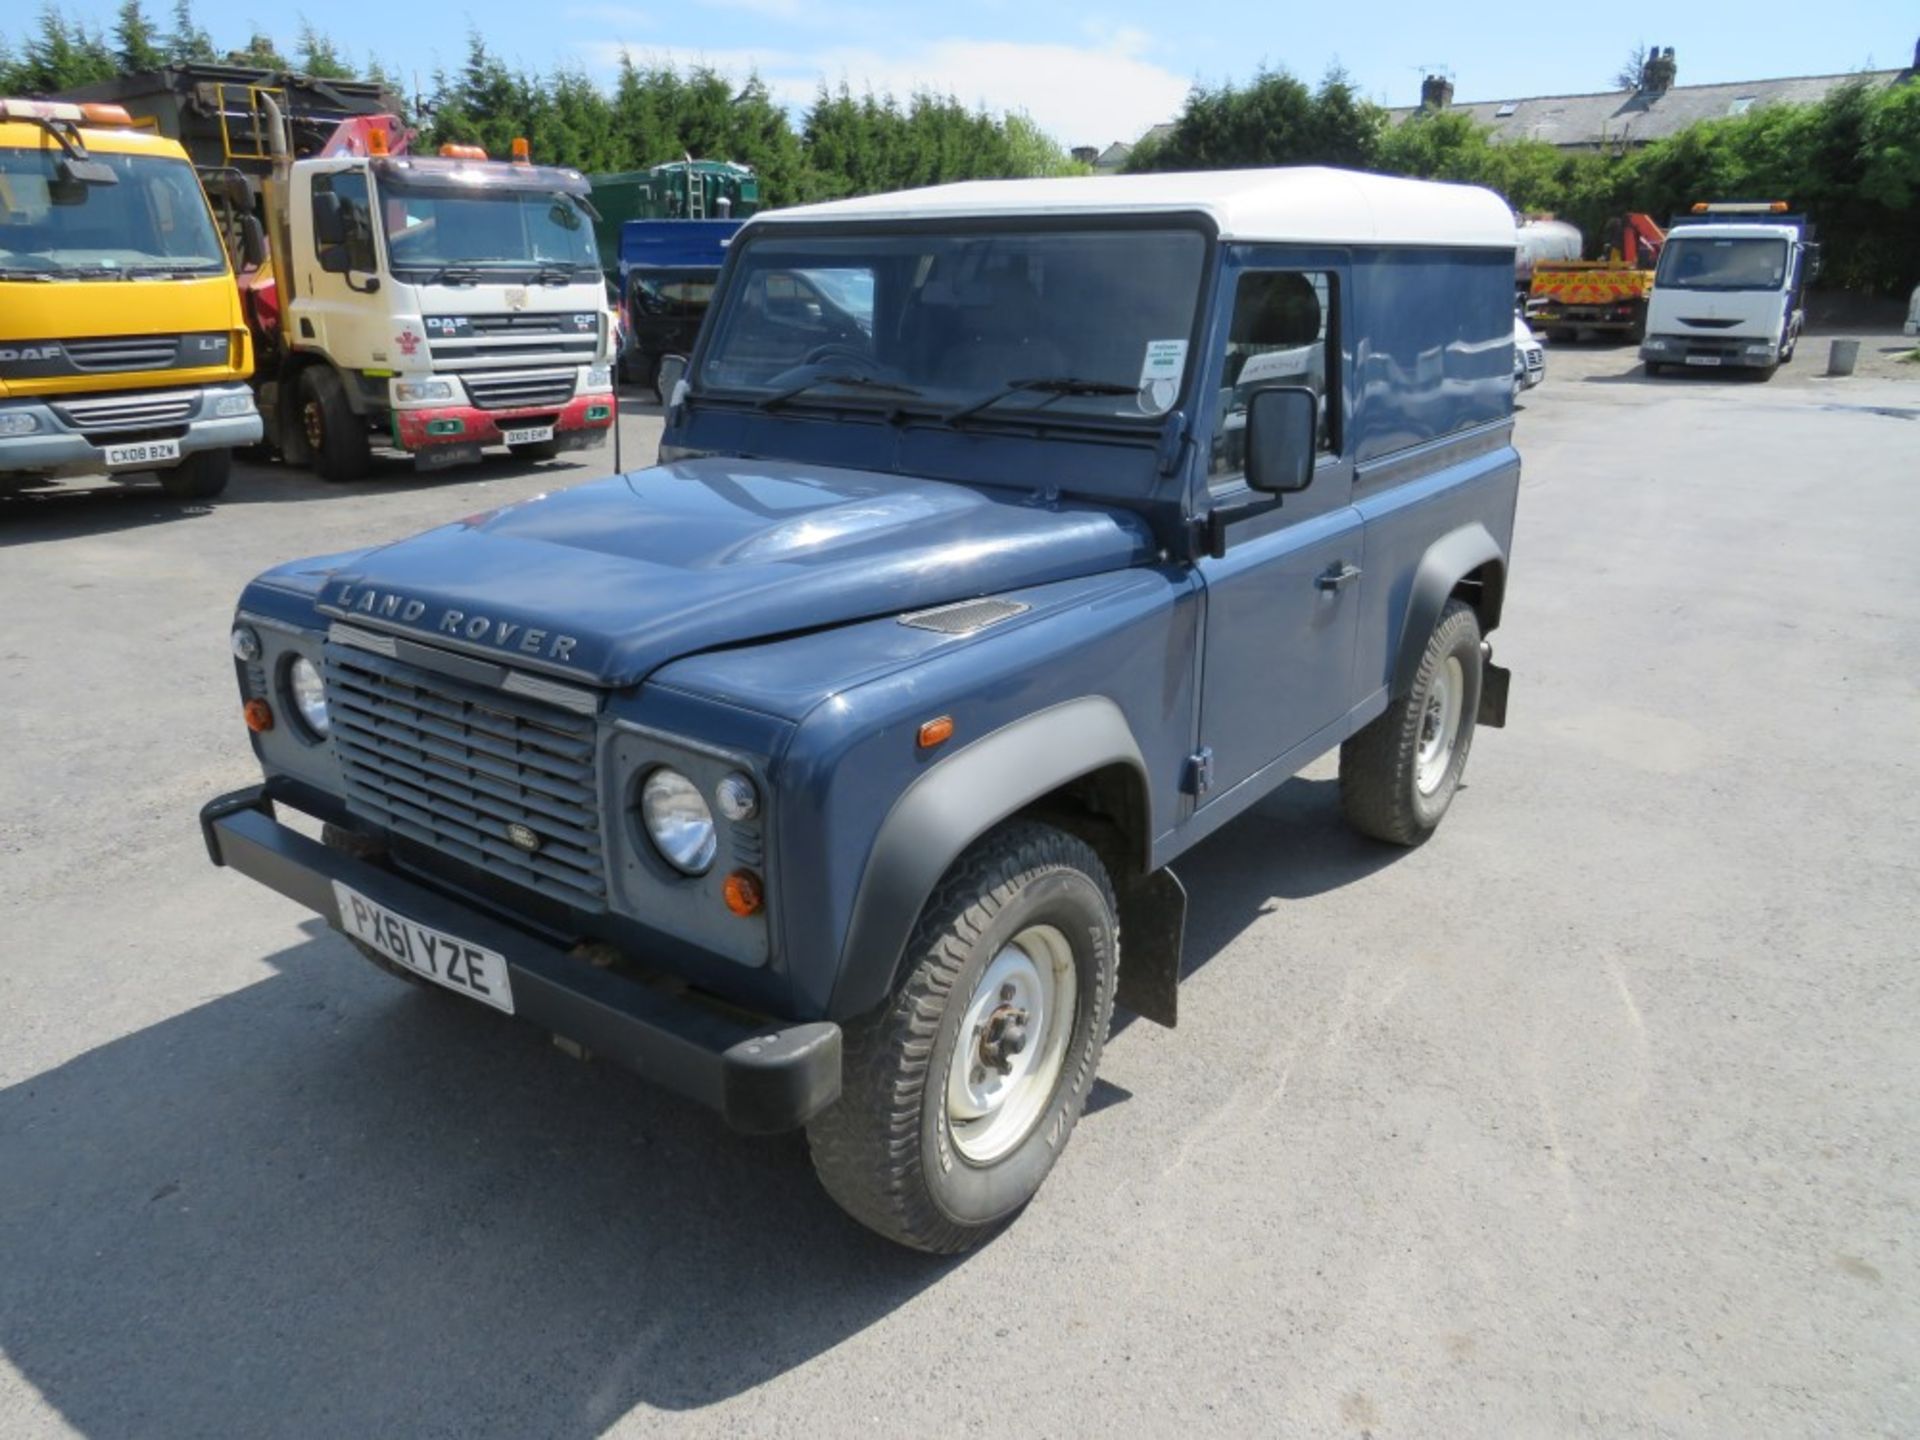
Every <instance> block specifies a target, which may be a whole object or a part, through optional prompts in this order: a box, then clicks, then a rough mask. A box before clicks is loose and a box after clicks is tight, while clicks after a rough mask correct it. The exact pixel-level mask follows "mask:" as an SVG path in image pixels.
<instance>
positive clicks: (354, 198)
mask: <svg viewBox="0 0 1920 1440" xmlns="http://www.w3.org/2000/svg"><path fill="white" fill-rule="evenodd" d="M313 193H314V194H315V195H337V196H339V197H340V219H341V222H342V223H343V224H344V225H345V227H346V233H347V263H348V264H349V265H351V266H352V267H353V268H354V269H355V270H376V269H378V268H379V265H378V263H377V262H376V261H375V260H374V257H373V210H372V208H371V206H370V205H369V203H368V199H367V177H366V176H365V175H363V174H361V173H360V172H359V171H357V170H343V171H340V172H339V173H338V174H334V175H316V176H314V177H313ZM315 243H316V244H317V243H318V242H317V241H316V242H315Z"/></svg>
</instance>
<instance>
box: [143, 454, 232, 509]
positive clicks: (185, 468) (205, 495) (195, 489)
mask: <svg viewBox="0 0 1920 1440" xmlns="http://www.w3.org/2000/svg"><path fill="white" fill-rule="evenodd" d="M232 475H233V452H232V451H231V450H197V451H195V452H194V453H193V454H191V455H189V456H187V458H186V459H184V460H182V461H181V462H180V463H179V464H178V465H176V466H174V467H173V469H171V470H162V471H161V472H160V489H161V492H162V493H163V494H165V495H166V497H167V498H168V499H169V500H211V499H212V498H213V497H214V496H216V495H218V494H219V493H220V492H221V491H222V490H224V489H226V488H227V481H228V479H230V478H231V477H232Z"/></svg>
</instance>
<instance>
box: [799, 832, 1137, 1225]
mask: <svg viewBox="0 0 1920 1440" xmlns="http://www.w3.org/2000/svg"><path fill="white" fill-rule="evenodd" d="M1114 912H1115V902H1114V896H1113V887H1112V884H1111V882H1110V881H1109V880H1108V878H1107V872H1106V869H1105V867H1104V866H1102V865H1101V863H1100V859H1099V857H1098V856H1097V855H1095V854H1094V852H1093V850H1092V848H1091V847H1090V846H1088V845H1087V844H1086V843H1085V842H1084V841H1082V840H1079V839H1077V838H1075V837H1074V836H1071V835H1068V834H1066V833H1065V832H1063V831H1060V830H1056V829H1054V828H1052V827H1051V826H1047V825H1040V824H1035V823H1033V822H1030V821H1024V820H1021V821H1013V822H1010V823H1009V824H1006V825H1003V826H1001V827H1000V828H999V829H997V830H995V831H993V832H992V833H990V834H988V835H987V836H985V837H984V838H982V839H981V840H979V841H977V842H975V844H974V845H973V846H972V847H971V848H970V849H969V850H968V851H967V852H966V853H965V854H964V855H962V856H961V857H960V858H959V859H958V860H956V861H955V862H954V864H953V868H952V869H950V870H948V871H947V873H946V875H945V876H944V877H943V878H942V879H941V881H940V884H939V886H938V887H937V888H936V889H935V891H934V893H933V896H932V898H931V899H929V900H928V902H927V906H926V909H925V910H924V911H922V912H921V915H920V923H919V924H918V926H917V927H915V930H914V933H913V938H912V939H911V940H910V941H908V948H907V957H908V963H909V964H910V965H911V966H912V968H911V970H910V971H909V972H908V974H907V977H906V979H905V981H904V982H902V984H901V985H900V988H899V989H898V990H896V991H895V992H894V994H893V996H892V998H891V999H889V1000H888V1001H887V1002H886V1003H885V1004H884V1005H882V1006H881V1007H880V1008H879V1009H878V1010H876V1011H874V1012H873V1013H872V1014H870V1015H868V1016H865V1017H863V1018H862V1019H860V1020H857V1021H854V1022H853V1023H851V1024H849V1025H848V1026H847V1027H846V1031H845V1034H844V1036H843V1045H844V1047H845V1049H844V1054H845V1069H844V1072H843V1075H844V1079H843V1082H842V1090H841V1093H840V1098H839V1100H838V1101H836V1102H835V1103H834V1104H833V1106H832V1107H831V1108H829V1109H828V1110H826V1111H825V1112H823V1113H822V1114H821V1115H819V1116H818V1117H817V1118H816V1119H815V1120H814V1121H813V1123H812V1124H810V1125H808V1127H807V1143H808V1146H809V1148H810V1149H811V1150H812V1153H813V1168H814V1170H815V1171H816V1172H817V1173H818V1175H819V1176H820V1180H821V1183H822V1184H823V1185H825V1186H826V1189H827V1193H828V1194H829V1195H831V1196H832V1197H833V1198H834V1200H835V1201H836V1202H837V1203H838V1204H839V1205H840V1206H841V1208H842V1209H844V1210H846V1212H847V1213H848V1214H850V1215H852V1216H853V1218H854V1219H856V1220H858V1221H859V1222H860V1223H861V1224H863V1225H865V1226H867V1227H868V1228H869V1229H872V1230H875V1231H878V1232H879V1233H880V1234H882V1235H884V1236H886V1237H887V1238H888V1239H889V1240H895V1241H898V1242H899V1243H900V1244H902V1245H910V1246H912V1247H913V1248H915V1249H917V1250H927V1251H931V1252H934V1253H936V1254H951V1253H954V1252H956V1251H960V1250H965V1249H968V1248H969V1247H971V1246H974V1245H977V1244H979V1243H980V1242H981V1241H982V1240H984V1239H986V1238H987V1237H988V1236H989V1235H991V1234H992V1233H993V1232H994V1231H995V1230H997V1229H998V1228H999V1227H1000V1226H1001V1225H1002V1224H1004V1223H1005V1222H1006V1221H1007V1220H1009V1219H1011V1218H1012V1217H1013V1216H1014V1215H1015V1214H1016V1213H1018V1211H1019V1210H1020V1209H1021V1207H1022V1206H1024V1205H1025V1204H1026V1203H1027V1202H1028V1201H1029V1200H1031V1199H1032V1198H1033V1195H1034V1192H1035V1191H1037V1190H1038V1189H1039V1188H1040V1182H1041V1181H1042V1180H1044V1179H1046V1176H1047V1172H1048V1171H1049V1170H1051V1169H1052V1168H1053V1163H1054V1161H1055V1160H1057V1159H1058V1158H1059V1157H1060V1152H1061V1150H1062V1149H1064V1148H1065V1146H1066V1143H1067V1139H1068V1137H1069V1136H1070V1135H1072V1133H1073V1127H1074V1124H1075V1122H1076V1121H1078V1120H1079V1118H1080V1112H1081V1110H1082V1108H1083V1107H1084V1106H1085V1104H1086V1099H1087V1091H1088V1090H1089V1089H1090V1088H1091V1087H1092V1085H1093V1076H1094V1072H1095V1070H1096V1069H1097V1068H1098V1067H1099V1064H1100V1052H1101V1049H1102V1048H1103V1046H1104V1045H1105V1043H1106V1038H1107V1025H1108V1023H1109V1021H1110V1020H1111V1019H1112V1015H1113V985H1114V974H1115V970H1116V967H1117V965H1118V963H1119V923H1118V921H1117V920H1116V919H1115V914H1114Z"/></svg>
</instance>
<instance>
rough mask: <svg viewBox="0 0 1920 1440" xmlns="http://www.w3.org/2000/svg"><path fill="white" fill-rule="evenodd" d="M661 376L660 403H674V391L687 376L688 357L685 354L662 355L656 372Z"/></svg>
mask: <svg viewBox="0 0 1920 1440" xmlns="http://www.w3.org/2000/svg"><path fill="white" fill-rule="evenodd" d="M655 373H656V374H658V376H659V388H660V403H661V404H662V405H671V404H673V394H674V391H676V390H678V389H679V388H680V382H681V381H682V380H684V379H686V378H687V357H686V356H684V355H662V356H661V357H660V368H659V370H658V371H657V372H655Z"/></svg>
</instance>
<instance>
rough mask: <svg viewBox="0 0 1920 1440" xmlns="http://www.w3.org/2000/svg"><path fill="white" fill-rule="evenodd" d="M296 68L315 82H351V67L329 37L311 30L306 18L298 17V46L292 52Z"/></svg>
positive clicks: (309, 22)
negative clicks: (315, 80)
mask: <svg viewBox="0 0 1920 1440" xmlns="http://www.w3.org/2000/svg"><path fill="white" fill-rule="evenodd" d="M294 59H295V60H296V61H297V62H298V64H297V67H296V68H298V69H299V70H300V71H302V72H303V73H305V74H308V75H311V76H313V77H314V78H315V79H317V80H351V79H352V78H354V72H353V66H351V65H349V64H348V63H347V61H346V59H345V58H344V57H343V56H342V55H341V54H340V50H339V47H338V46H336V45H335V44H334V43H333V40H332V38H331V37H329V36H327V35H326V34H324V33H322V32H321V31H318V30H316V29H314V28H313V24H312V22H311V21H309V20H308V19H307V18H306V16H304V15H303V16H301V17H300V40H299V46H298V48H297V49H296V50H295V51H294Z"/></svg>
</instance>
